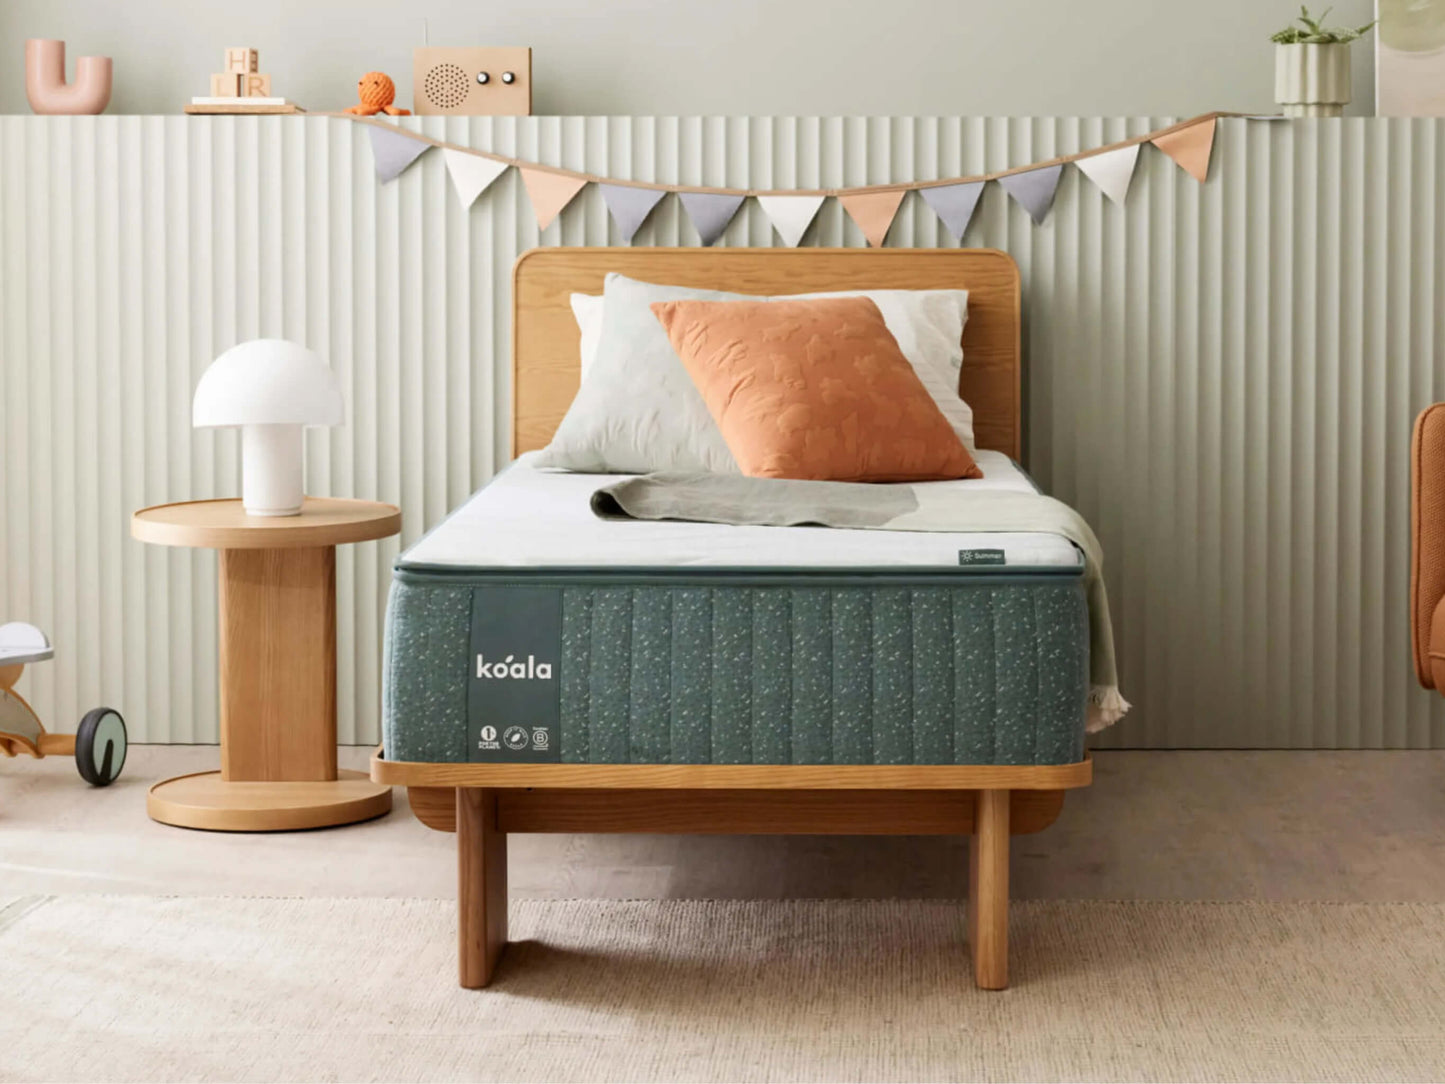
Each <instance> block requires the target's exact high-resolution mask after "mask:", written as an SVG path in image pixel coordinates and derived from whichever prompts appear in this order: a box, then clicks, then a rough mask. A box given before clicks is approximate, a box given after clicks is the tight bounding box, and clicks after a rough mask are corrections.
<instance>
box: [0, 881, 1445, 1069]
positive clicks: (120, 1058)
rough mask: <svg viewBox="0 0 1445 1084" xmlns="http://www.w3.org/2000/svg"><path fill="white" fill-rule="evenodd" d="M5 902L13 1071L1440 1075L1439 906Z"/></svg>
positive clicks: (0, 1019) (1443, 959) (6, 1033)
mask: <svg viewBox="0 0 1445 1084" xmlns="http://www.w3.org/2000/svg"><path fill="white" fill-rule="evenodd" d="M962 919H963V909H962V906H961V905H960V904H954V903H948V902H936V901H926V902H910V901H827V902H824V901H797V902H776V901H769V902H756V903H753V902H710V901H646V902H640V901H562V902H544V901H536V902H523V903H518V904H515V905H514V906H513V910H512V927H513V928H512V936H513V938H514V939H515V940H516V941H517V943H515V944H513V945H512V946H510V948H509V949H508V955H507V957H505V958H504V960H503V962H502V966H501V968H500V972H499V975H498V978H497V981H496V983H495V985H494V986H493V987H492V988H491V989H489V990H486V991H480V992H468V991H463V990H460V989H458V988H457V986H456V984H455V961H454V956H453V952H454V947H455V933H454V926H453V910H452V905H451V904H450V903H448V902H445V901H437V900H377V899H371V900H358V899H347V900H322V899H237V898H217V899H196V898H164V899H159V898H150V897H114V896H111V897H106V896H66V897H31V898H24V899H12V900H9V901H4V900H0V1079H4V1080H7V1081H16V1080H20V1081H30V1080H112V1079H118V1080H248V1081H249V1080H295V1081H309V1080H357V1081H359V1080H397V1081H402V1080H537V1081H568V1080H960V1079H962V1080H968V1079H1026V1080H1098V1079H1103V1080H1161V1079H1162V1080H1197V1079H1206V1080H1282V1079H1288V1080H1438V1079H1441V1078H1442V1077H1445V906H1441V905H1421V904H1393V905H1392V904H1384V905H1382V904H1274V903H1268V904H1267V903H1258V904H1256V903H1249V904H1229V903H1223V904H1174V903H1077V902H1047V903H1044V902H1040V903H1022V904H1017V905H1015V907H1014V956H1013V964H1014V967H1013V970H1014V980H1015V985H1014V987H1013V988H1012V989H1010V990H1008V991H1007V992H1005V993H999V994H989V993H983V992H980V991H978V990H975V989H974V988H973V983H972V979H971V975H970V968H969V960H968V952H967V949H966V947H965V946H964V945H963V943H962V941H961V938H960V934H961V931H962Z"/></svg>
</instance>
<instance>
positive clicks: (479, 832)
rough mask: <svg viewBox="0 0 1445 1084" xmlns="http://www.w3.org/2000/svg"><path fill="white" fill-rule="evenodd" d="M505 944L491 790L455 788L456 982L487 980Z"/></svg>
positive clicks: (502, 838)
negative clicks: (458, 977)
mask: <svg viewBox="0 0 1445 1084" xmlns="http://www.w3.org/2000/svg"><path fill="white" fill-rule="evenodd" d="M506 944H507V837H506V834H505V833H503V832H499V831H498V830H497V792H496V791H495V790H491V789H488V788H484V787H458V788H457V948H458V969H459V972H460V979H461V984H462V986H464V987H466V988H467V989H468V990H476V989H479V988H480V987H483V986H486V985H487V983H489V982H491V981H492V972H493V971H494V970H495V969H496V966H497V959H498V958H499V957H500V956H501V955H502V949H503V948H505V947H506Z"/></svg>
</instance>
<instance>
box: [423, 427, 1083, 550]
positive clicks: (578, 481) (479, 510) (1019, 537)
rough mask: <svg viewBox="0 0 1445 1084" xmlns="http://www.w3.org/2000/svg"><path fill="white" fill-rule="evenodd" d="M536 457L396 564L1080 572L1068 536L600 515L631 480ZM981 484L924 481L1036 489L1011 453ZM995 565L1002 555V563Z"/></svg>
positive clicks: (969, 487)
mask: <svg viewBox="0 0 1445 1084" xmlns="http://www.w3.org/2000/svg"><path fill="white" fill-rule="evenodd" d="M535 458H536V453H532V452H529V453H527V454H526V455H523V456H521V457H520V458H519V459H517V461H516V462H515V463H513V464H512V465H511V466H509V467H508V468H507V469H505V470H504V471H502V472H501V473H500V474H498V475H497V476H496V478H494V479H493V480H492V481H491V483H490V484H488V485H487V486H485V487H483V488H482V489H480V490H478V491H477V492H476V493H474V494H473V495H472V496H471V497H470V498H469V499H468V500H467V502H466V503H465V504H463V505H462V506H461V507H460V508H458V509H457V510H456V511H454V512H453V513H452V514H451V515H450V516H449V517H447V519H446V520H445V521H443V522H442V523H441V524H440V525H438V526H437V527H436V528H435V529H433V530H432V531H431V532H430V533H429V534H428V535H427V536H426V537H425V538H423V539H422V540H421V541H419V542H418V543H417V544H416V545H414V546H412V547H411V548H410V549H409V550H407V551H406V552H405V553H404V554H402V556H401V558H400V560H399V561H398V562H397V564H398V567H399V568H411V569H417V568H444V569H451V570H458V571H460V570H463V569H478V570H482V569H515V568H551V569H556V568H577V569H582V568H586V569H607V568H629V569H635V568H639V567H646V568H703V569H706V568H715V569H722V568H726V569H764V568H768V569H789V570H792V569H879V570H894V569H917V568H926V569H934V570H939V569H948V570H952V571H955V572H968V571H972V570H975V569H974V568H973V567H968V568H965V567H961V566H963V565H964V564H965V563H966V560H967V558H966V557H965V556H963V555H964V553H965V551H970V555H973V553H974V552H976V551H993V554H995V555H996V553H997V551H1000V550H1001V551H1002V553H1003V567H1004V568H1005V569H1008V568H1050V569H1080V568H1082V567H1083V558H1082V556H1081V554H1080V553H1079V551H1078V549H1077V548H1076V547H1075V546H1074V544H1073V543H1072V542H1070V541H1069V540H1068V539H1066V538H1063V537H1062V536H1060V535H1053V534H1039V533H1001V532H989V533H960V534H952V533H947V534H946V533H926V532H919V531H889V530H850V529H842V528H836V527H753V526H731V525H727V524H715V523H679V522H671V521H668V522H651V521H649V522H644V521H634V520H604V519H600V518H598V517H597V516H596V515H594V514H593V512H592V509H591V505H590V499H591V496H592V494H593V492H594V491H596V490H597V489H599V488H601V487H602V486H605V485H608V484H610V483H612V482H615V481H619V480H620V479H621V478H623V477H626V476H625V475H614V474H571V473H567V472H565V471H556V470H547V469H542V468H538V467H535V466H533V465H532V461H533V460H534V459H535ZM975 459H976V460H977V462H978V465H979V467H980V468H981V469H982V470H983V475H984V476H983V477H982V478H978V479H964V480H959V481H951V482H925V483H921V486H920V488H921V487H923V486H926V487H929V488H937V487H949V488H956V489H958V490H960V491H975V490H1005V491H1013V492H1022V493H1032V492H1035V487H1034V484H1033V482H1032V481H1031V480H1030V479H1029V476H1028V475H1027V474H1025V473H1024V472H1023V471H1022V470H1021V469H1020V468H1019V467H1018V466H1017V465H1016V464H1015V463H1014V462H1013V461H1012V460H1011V459H1009V458H1008V456H1006V455H1003V454H1001V453H999V452H990V451H980V452H978V453H976V454H975ZM995 559H996V557H995Z"/></svg>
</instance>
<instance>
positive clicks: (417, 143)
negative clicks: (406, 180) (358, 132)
mask: <svg viewBox="0 0 1445 1084" xmlns="http://www.w3.org/2000/svg"><path fill="white" fill-rule="evenodd" d="M366 127H367V130H368V131H370V133H371V157H372V158H373V159H375V160H376V175H377V176H378V177H380V178H381V179H382V180H383V181H394V180H396V179H397V178H398V177H400V176H401V175H402V173H403V172H405V170H406V167H407V166H409V165H411V164H412V163H413V162H415V161H416V160H417V159H418V158H420V157H421V156H422V155H423V154H425V153H426V152H427V151H429V150H431V144H430V143H427V142H426V141H424V140H421V139H417V138H416V137H415V136H412V135H408V134H407V133H406V132H402V131H398V130H397V129H395V128H388V127H385V126H384V125H381V124H368V125H367V126H366Z"/></svg>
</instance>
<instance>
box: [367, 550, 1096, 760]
mask: <svg viewBox="0 0 1445 1084" xmlns="http://www.w3.org/2000/svg"><path fill="white" fill-rule="evenodd" d="M1088 647H1089V634H1088V618H1087V613H1086V609H1085V599H1084V589H1083V585H1082V577H1081V575H1080V572H1079V570H1078V569H1039V570H1033V571H1030V570H1017V569H1005V568H997V569H959V570H957V571H923V570H903V571H898V572H888V571H866V570H863V571H856V572H848V571H826V572H817V571H779V572H768V571H759V570H746V571H728V570H710V569H685V568H671V569H658V570H647V569H632V570H627V569H607V570H597V571H588V570H585V569H564V570H555V569H553V570H537V571H530V570H526V569H515V568H513V569H491V570H486V569H475V570H467V569H445V570H428V569H425V568H409V567H406V565H405V562H403V563H402V565H401V566H399V567H398V569H397V570H396V573H395V578H394V582H393V585H392V590H391V600H390V604H389V607H388V612H387V624H386V647H385V662H384V670H383V710H384V717H383V724H382V729H383V740H384V747H385V751H386V756H387V757H388V758H389V759H391V760H397V761H430V762H439V761H441V762H466V761H478V762H503V763H506V762H516V763H538V762H541V763H547V762H559V763H590V764H619V763H631V764H1064V763H1072V762H1074V761H1078V760H1080V759H1082V757H1083V750H1084V713H1085V697H1086V693H1087V689H1088V677H1087V667H1088Z"/></svg>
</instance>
